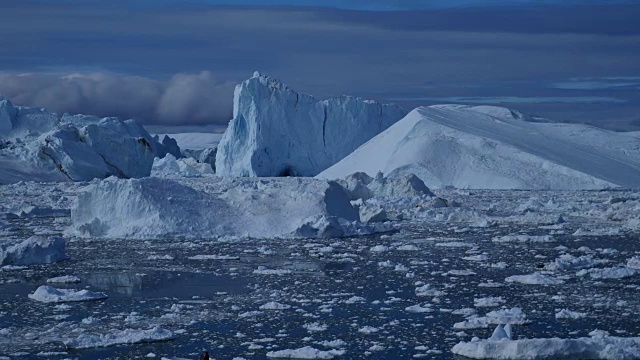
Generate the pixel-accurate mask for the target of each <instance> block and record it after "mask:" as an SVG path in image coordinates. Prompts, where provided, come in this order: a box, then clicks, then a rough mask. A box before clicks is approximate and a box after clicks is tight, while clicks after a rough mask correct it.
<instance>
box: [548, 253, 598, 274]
mask: <svg viewBox="0 0 640 360" xmlns="http://www.w3.org/2000/svg"><path fill="white" fill-rule="evenodd" d="M595 264H596V262H595V261H594V260H593V257H592V256H590V255H583V256H580V257H575V256H573V255H570V254H563V255H560V256H559V257H558V258H557V259H555V260H554V261H553V262H551V263H549V264H546V265H545V269H547V270H581V269H588V268H592V267H594V266H595Z"/></svg>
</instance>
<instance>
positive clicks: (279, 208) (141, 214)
mask: <svg viewBox="0 0 640 360" xmlns="http://www.w3.org/2000/svg"><path fill="white" fill-rule="evenodd" d="M193 184H194V186H195V185H198V184H200V188H199V189H196V188H192V187H189V186H186V185H183V184H181V183H179V182H177V181H175V180H163V179H158V178H143V179H129V180H121V179H116V178H109V179H106V180H103V181H101V182H98V183H95V184H92V185H90V186H89V187H87V189H86V190H85V191H84V192H82V193H80V194H79V195H78V200H77V203H76V205H75V207H74V208H72V210H71V219H72V222H73V224H72V228H71V229H70V230H69V233H71V234H74V235H78V236H87V237H106V238H125V237H126V238H145V239H149V238H157V237H165V236H190V237H206V238H211V237H218V236H250V237H261V238H274V237H341V236H349V235H355V234H361V233H363V232H371V231H373V230H374V229H372V228H367V227H363V226H361V224H360V223H359V221H358V220H359V214H358V210H357V209H355V208H354V207H353V206H352V205H351V203H350V202H349V196H348V193H347V191H346V190H345V189H344V188H342V187H341V186H340V185H338V184H337V183H335V182H326V181H321V180H315V179H308V178H286V179H285V178H282V179H248V178H218V177H212V178H209V179H207V181H206V182H204V181H203V182H200V183H193Z"/></svg>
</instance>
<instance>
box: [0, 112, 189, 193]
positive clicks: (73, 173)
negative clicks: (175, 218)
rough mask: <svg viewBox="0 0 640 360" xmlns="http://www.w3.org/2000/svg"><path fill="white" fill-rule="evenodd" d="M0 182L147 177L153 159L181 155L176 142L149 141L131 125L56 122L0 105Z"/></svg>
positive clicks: (85, 119) (76, 118)
mask: <svg viewBox="0 0 640 360" xmlns="http://www.w3.org/2000/svg"><path fill="white" fill-rule="evenodd" d="M0 139H1V141H0V178H1V179H0V183H11V182H16V181H20V180H46V181H51V180H53V181H64V180H66V181H69V180H71V181H84V180H91V179H94V178H105V177H108V176H111V175H115V176H119V177H123V178H130V177H143V176H149V174H150V173H151V167H152V165H153V160H154V158H155V157H164V155H165V154H167V153H168V152H169V153H176V154H178V155H180V151H179V148H178V147H177V144H176V143H175V141H171V139H168V138H165V139H163V141H162V142H160V141H158V139H157V138H154V137H152V136H151V135H150V134H149V133H148V132H147V131H146V130H145V129H144V128H143V127H142V126H141V125H140V124H139V123H137V122H136V121H135V120H120V119H118V118H113V117H110V118H103V119H98V118H97V117H95V116H89V115H67V114H65V115H64V116H62V117H61V118H59V117H58V116H57V115H56V114H53V113H48V112H46V111H45V110H43V109H34V108H25V107H15V106H13V104H11V102H9V101H8V100H2V101H0Z"/></svg>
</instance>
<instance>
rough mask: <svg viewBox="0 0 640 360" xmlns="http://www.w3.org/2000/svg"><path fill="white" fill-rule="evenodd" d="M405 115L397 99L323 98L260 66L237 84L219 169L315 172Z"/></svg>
mask: <svg viewBox="0 0 640 360" xmlns="http://www.w3.org/2000/svg"><path fill="white" fill-rule="evenodd" d="M405 115H406V112H405V111H404V110H402V109H401V108H399V107H397V106H395V105H385V104H379V103H377V102H374V101H368V100H362V99H360V98H355V97H348V96H343V97H339V98H335V99H329V100H322V101H321V100H317V99H315V98H313V97H312V96H310V95H306V94H299V93H297V92H295V91H293V90H292V89H290V88H289V87H287V86H286V85H284V84H282V83H281V82H279V81H278V80H276V79H273V78H270V77H267V76H264V75H260V74H259V73H258V72H256V73H255V74H254V75H253V77H252V78H250V79H248V80H246V81H244V82H243V83H241V84H240V85H238V86H237V87H236V89H235V93H234V98H233V119H232V120H231V121H230V122H229V127H228V128H227V130H226V131H225V133H224V135H223V136H222V139H221V140H220V143H219V145H218V152H217V154H216V172H217V174H219V175H222V176H245V177H246V176H248V177H268V176H315V175H317V174H318V173H320V172H321V171H322V170H324V169H326V168H328V167H329V166H331V165H333V164H335V163H336V162H338V161H340V160H341V159H342V158H344V157H345V156H347V155H349V154H350V153H351V152H352V151H353V150H355V149H356V148H357V147H358V146H360V145H362V144H363V143H365V142H366V141H368V140H369V139H371V138H372V137H374V136H376V135H377V134H378V133H380V132H381V131H383V130H385V129H387V128H388V127H389V126H391V125H392V124H393V123H395V122H396V121H398V120H400V119H401V118H402V117H403V116H405ZM345 175H348V174H345Z"/></svg>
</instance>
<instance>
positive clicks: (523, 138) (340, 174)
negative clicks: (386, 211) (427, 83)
mask: <svg viewBox="0 0 640 360" xmlns="http://www.w3.org/2000/svg"><path fill="white" fill-rule="evenodd" d="M637 149H640V139H638V138H637V137H634V136H631V135H629V134H625V133H615V132H611V131H607V130H601V129H598V128H594V127H591V126H586V125H574V124H559V123H534V122H529V121H526V118H525V117H524V116H522V115H521V114H519V113H517V112H514V111H511V110H509V109H504V108H498V107H490V106H476V107H473V106H464V105H435V106H430V107H420V108H417V109H415V110H413V111H412V112H411V113H409V114H408V115H407V116H406V117H405V118H404V119H402V120H400V121H398V122H397V123H396V124H394V125H392V126H391V127H390V128H389V129H387V130H385V131H384V132H382V133H381V134H379V135H378V136H376V137H375V138H373V139H371V140H370V141H368V142H367V143H366V144H364V145H362V146H361V147H359V148H358V149H357V150H355V151H354V152H353V153H352V154H350V155H349V156H347V157H346V158H345V159H343V160H342V161H340V162H338V163H337V164H335V165H333V166H332V167H330V168H329V169H327V170H325V171H323V172H322V173H321V174H319V175H318V178H323V179H338V178H344V177H345V176H347V175H349V174H351V173H353V172H356V171H361V172H365V173H367V174H369V175H372V176H373V175H374V174H376V173H377V172H378V171H382V172H383V173H385V174H389V173H397V174H404V173H414V174H416V175H417V176H418V177H419V178H420V179H422V180H423V181H424V182H425V184H426V185H427V186H429V187H430V188H442V187H445V186H454V187H458V188H486V189H565V190H574V189H597V188H603V187H609V186H623V187H638V186H640V152H639V151H638V150H637Z"/></svg>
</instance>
